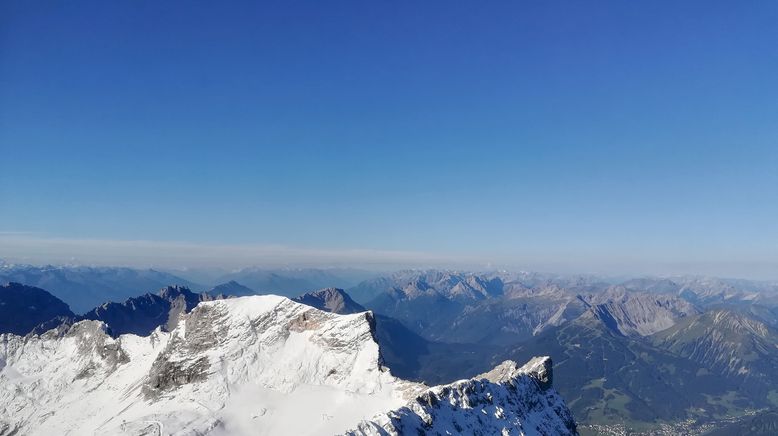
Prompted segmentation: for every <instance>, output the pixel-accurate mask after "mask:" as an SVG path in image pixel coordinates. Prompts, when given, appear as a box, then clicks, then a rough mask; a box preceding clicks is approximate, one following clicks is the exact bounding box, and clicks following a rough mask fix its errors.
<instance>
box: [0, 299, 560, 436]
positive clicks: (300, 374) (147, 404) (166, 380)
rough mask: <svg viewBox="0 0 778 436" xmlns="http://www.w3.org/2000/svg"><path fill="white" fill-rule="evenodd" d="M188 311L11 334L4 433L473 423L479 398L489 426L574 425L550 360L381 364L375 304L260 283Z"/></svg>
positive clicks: (5, 361)
mask: <svg viewBox="0 0 778 436" xmlns="http://www.w3.org/2000/svg"><path fill="white" fill-rule="evenodd" d="M180 319H181V322H180V323H179V324H178V325H177V326H176V327H175V329H173V330H172V331H171V332H170V333H167V332H164V331H162V330H161V329H156V330H155V331H154V332H152V333H151V334H150V335H148V336H145V337H142V336H136V335H132V334H126V335H121V336H119V337H118V338H112V337H111V336H110V335H109V334H107V333H106V329H105V324H103V323H101V322H99V321H81V322H78V323H76V324H74V325H73V326H71V327H69V328H68V329H67V330H66V331H62V329H60V330H59V331H58V330H52V331H50V332H47V333H45V334H42V335H30V336H27V337H21V336H17V335H12V334H5V335H0V435H10V434H30V435H46V434H138V435H140V434H161V433H171V434H210V433H218V434H247V433H251V434H268V435H269V434H279V433H285V434H301V435H304V434H335V433H343V432H346V431H348V429H349V428H351V429H354V428H358V429H359V428H364V429H365V430H364V431H368V429H369V428H375V429H378V428H379V427H381V428H385V429H387V431H390V430H391V428H395V430H392V431H396V432H402V431H403V429H405V428H407V429H410V428H411V427H410V426H412V425H415V424H412V422H416V421H414V420H415V419H416V418H414V416H419V417H422V418H421V419H422V420H424V419H428V418H427V417H426V416H427V415H429V416H430V417H432V421H430V422H432V423H433V425H434V426H435V427H434V428H441V429H442V428H449V427H446V425H447V424H446V423H447V422H449V423H450V424H449V425H451V426H453V425H454V424H455V423H456V425H460V426H464V427H462V428H463V429H470V428H474V427H472V426H474V425H477V424H476V423H477V422H479V421H478V418H475V416H476V414H475V413H473V412H474V411H473V410H470V409H468V407H470V406H472V405H483V408H484V409H483V410H485V413H489V414H491V415H489V419H488V427H484V429H486V428H488V429H497V428H498V427H499V428H505V429H508V430H509V431H514V432H515V431H519V430H521V429H524V430H527V429H529V431H532V430H531V428H539V429H543V431H551V432H552V433H547V434H557V433H555V431H556V430H562V429H566V431H567V433H558V434H572V433H574V431H575V428H574V426H572V418H571V417H570V415H569V411H568V410H567V408H566V407H564V403H562V402H561V400H559V399H558V396H557V395H556V394H555V392H554V390H553V389H552V388H551V387H550V382H551V377H550V372H548V371H545V369H547V366H548V365H546V364H545V363H543V362H545V361H541V363H538V362H535V363H534V364H533V365H531V366H532V367H531V368H527V367H525V368H523V369H522V368H518V367H517V366H516V365H515V364H504V365H502V366H500V367H498V369H497V370H496V371H494V372H492V373H489V374H485V375H483V376H480V377H479V378H477V379H474V380H466V381H462V382H457V383H455V384H452V385H449V386H442V387H437V388H432V389H430V388H427V387H426V386H424V385H420V384H417V383H411V382H406V381H403V380H400V379H397V378H396V377H394V376H392V374H391V373H390V372H389V370H388V369H387V368H386V367H384V366H383V362H382V359H381V355H380V353H379V348H378V344H377V343H376V342H375V340H374V334H375V327H374V322H373V319H372V315H371V313H370V312H362V313H357V314H352V315H337V314H333V313H328V312H323V311H320V310H318V309H315V308H312V307H309V306H305V305H302V304H298V303H296V302H293V301H291V300H289V299H286V298H283V297H277V296H256V297H245V298H235V299H228V300H219V301H210V302H202V303H200V304H199V305H198V306H197V307H196V308H195V309H194V310H192V311H191V312H190V313H189V314H186V315H183V316H182V317H181V318H180ZM533 368H534V369H533ZM544 371H545V372H544ZM489 402H491V403H489ZM433 403H435V404H433ZM449 403H450V405H449V406H445V404H449ZM414 404H416V406H414ZM487 404H489V405H488V407H487ZM444 406H445V407H444ZM390 411H396V412H390ZM422 412H424V413H426V414H427V415H424V416H422ZM478 413H482V412H478ZM397 414H400V415H397ZM395 415H396V416H404V417H405V418H402V419H399V421H397V420H395V421H393V420H392V417H393V416H395ZM373 416H376V417H377V418H375V419H371V417H373ZM481 419H484V418H481ZM362 421H364V422H363V423H362V424H359V423H360V422H362ZM368 423H373V424H368ZM565 423H568V424H565ZM371 426H372V427H371ZM376 426H378V427H376ZM453 428H456V427H453ZM360 431H361V430H360ZM527 434H532V433H531V432H530V433H527Z"/></svg>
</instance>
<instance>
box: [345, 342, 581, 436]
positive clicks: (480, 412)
mask: <svg viewBox="0 0 778 436" xmlns="http://www.w3.org/2000/svg"><path fill="white" fill-rule="evenodd" d="M551 368H552V364H551V359H550V358H549V357H536V358H533V359H532V360H530V361H529V362H528V363H527V364H526V365H524V366H521V367H520V366H518V365H517V364H516V362H513V361H505V362H503V363H502V364H500V365H499V366H497V367H496V368H494V369H493V370H492V371H489V372H488V373H485V374H481V375H480V376H477V377H475V378H473V379H469V380H460V381H457V382H454V383H451V384H449V385H443V386H436V387H433V388H430V389H428V390H427V391H425V392H424V393H422V394H421V395H419V396H417V397H416V398H415V399H414V400H412V401H410V402H409V403H408V404H407V405H406V406H404V407H402V408H400V409H396V410H392V411H390V412H388V413H386V414H383V415H381V416H379V417H376V418H374V419H373V420H371V421H367V422H362V423H360V424H359V425H358V427H357V428H356V429H354V430H351V431H349V432H348V433H347V434H348V435H349V436H357V435H360V436H364V435H376V436H378V435H386V434H389V435H405V434H469V435H497V434H501V435H527V436H529V435H575V434H578V433H577V430H576V425H575V421H574V419H573V416H572V413H571V412H570V410H569V409H568V408H567V406H566V405H565V403H564V401H562V399H561V398H560V396H559V394H557V393H556V391H555V390H554V389H553V388H552V387H551V383H552V369H551Z"/></svg>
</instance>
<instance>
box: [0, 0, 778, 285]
mask: <svg viewBox="0 0 778 436" xmlns="http://www.w3.org/2000/svg"><path fill="white" fill-rule="evenodd" d="M776 23H778V2H775V1H772V0H769V1H767V0H763V1H758V0H757V1H749V2H733V1H726V2H724V1H708V0H706V1H688V2H675V1H650V2H649V1H640V2H636V1H597V2H580V1H569V2H558V1H511V2H451V1H443V2H434V1H422V2H419V1H414V2H405V1H398V2H395V1H392V2H390V1H353V2H352V1H311V2H302V1H279V2H210V1H207V2H201V1H186V2H184V1H180V2H175V1H171V2H159V1H139V0H133V1H110V2H106V1H95V2H89V1H78V2H68V1H57V2H53V1H41V2H31V1H25V0H9V1H4V2H2V4H0V148H1V149H0V151H1V152H2V154H1V156H2V157H1V159H2V169H0V201H1V203H0V209H1V210H0V232H4V234H5V236H4V237H5V238H6V239H7V238H8V237H10V236H8V235H12V236H13V237H14V238H22V237H26V238H33V239H37V240H41V239H47V238H60V239H63V238H64V239H74V240H76V239H79V240H80V239H94V240H106V241H116V240H119V241H134V240H145V241H181V242H189V243H195V244H205V245H208V244H228V245H230V244H236V245H241V244H277V245H282V246H290V247H305V248H315V249H326V250H330V249H331V250H343V249H349V248H361V249H371V250H388V251H393V250H394V251H396V250H402V251H410V252H424V253H433V254H451V253H455V254H457V255H466V256H469V257H470V258H476V259H479V260H480V259H483V262H484V263H486V262H493V263H496V264H513V263H515V264H516V265H517V266H522V265H523V263H528V262H527V260H528V259H535V260H538V259H540V260H543V259H545V261H548V262H549V266H548V268H552V267H553V265H552V264H553V263H554V262H559V263H563V264H565V265H567V266H568V267H572V268H573V269H575V268H579V269H581V270H585V269H596V268H600V267H601V268H602V269H608V268H609V267H610V266H614V265H622V264H624V265H627V264H630V262H632V264H631V265H632V267H633V269H635V270H641V267H640V265H641V264H648V263H652V262H653V263H654V264H659V263H663V262H665V263H667V262H671V263H676V264H679V263H689V264H699V263H708V264H714V263H715V264H717V265H726V264H728V263H731V264H739V265H741V266H742V265H745V266H744V267H743V268H745V269H743V270H742V274H741V275H748V273H749V271H750V270H749V269H748V268H750V266H749V265H751V266H754V265H756V266H755V268H762V269H761V270H759V271H763V270H764V269H765V268H774V269H775V271H778V25H776ZM16 232H29V233H23V234H21V235H26V236H20V234H18V233H16ZM38 242H40V241H38ZM3 244H4V242H3V239H0V256H6V257H8V256H11V257H13V256H14V255H15V254H16V253H13V252H10V251H12V250H11V249H10V248H9V247H10V245H6V250H5V252H4V251H3V249H2V245H3ZM6 244H7V241H6ZM14 247H16V246H14ZM14 249H16V248H14ZM759 265H761V266H759ZM529 266H531V267H536V266H535V265H532V264H531V262H529ZM537 267H539V268H542V267H543V265H542V262H541V264H539V265H537ZM648 269H650V268H647V269H646V270H648ZM691 269H692V270H693V268H691ZM754 271H756V270H754ZM733 273H734V274H737V271H735V272H733ZM774 276H778V272H776V273H775V274H774Z"/></svg>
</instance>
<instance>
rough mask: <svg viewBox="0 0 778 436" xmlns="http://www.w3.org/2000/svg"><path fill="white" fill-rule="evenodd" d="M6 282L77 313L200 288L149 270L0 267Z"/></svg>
mask: <svg viewBox="0 0 778 436" xmlns="http://www.w3.org/2000/svg"><path fill="white" fill-rule="evenodd" d="M8 282H17V283H23V284H25V285H29V286H36V287H39V288H43V289H46V290H47V291H49V292H50V293H51V294H53V295H54V296H56V297H57V298H59V299H61V300H63V301H66V302H67V304H68V305H70V308H71V309H72V310H73V311H74V312H76V313H84V312H86V311H87V310H89V309H91V308H93V307H95V306H98V305H100V304H102V303H105V302H108V301H123V300H125V299H127V298H130V297H134V296H136V295H138V294H140V293H143V292H148V291H150V290H153V289H160V288H163V287H165V286H168V285H173V284H175V285H181V286H186V287H188V288H191V289H200V288H202V286H200V285H197V284H195V283H192V282H189V281H188V280H186V279H183V278H181V277H177V276H174V275H172V274H169V273H166V272H161V271H156V270H152V269H146V270H139V269H132V268H120V267H86V266H76V267H65V266H51V265H48V266H32V265H9V264H0V284H2V283H8Z"/></svg>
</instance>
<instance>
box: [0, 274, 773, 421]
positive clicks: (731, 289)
mask: <svg viewBox="0 0 778 436" xmlns="http://www.w3.org/2000/svg"><path fill="white" fill-rule="evenodd" d="M295 271H297V272H294V273H291V274H292V275H291V277H286V278H284V277H282V276H281V275H280V274H279V273H278V272H269V271H266V270H249V271H245V272H244V274H246V276H245V277H255V278H257V277H262V280H264V283H265V284H268V283H275V284H274V285H272V286H280V283H285V284H284V286H290V287H291V286H293V285H294V284H295V283H297V284H300V283H302V282H301V281H300V280H302V278H303V277H307V278H308V279H310V280H308V279H306V280H305V282H306V284H305V286H313V285H314V284H315V282H316V283H318V282H317V280H319V279H321V280H322V281H326V279H325V277H326V276H327V275H328V274H329V273H321V274H320V273H314V272H312V271H310V270H295ZM303 271H304V272H303ZM78 272H79V273H82V274H83V273H84V271H82V270H78ZM120 272H121V270H120V269H117V270H116V273H120ZM86 275H88V274H86ZM314 277H318V278H319V279H316V280H313V278H314ZM263 286H264V285H263ZM20 287H21V288H20ZM6 288H8V289H11V288H13V290H14V292H7V293H6V300H4V301H5V302H4V301H3V300H2V299H0V312H2V311H3V310H5V311H6V313H14V314H24V316H23V317H17V318H13V319H14V321H7V322H6V323H5V325H3V324H2V322H0V326H2V327H3V329H5V330H2V331H0V333H1V332H3V331H5V332H10V331H11V330H10V328H16V329H17V330H15V331H14V332H15V333H17V334H24V333H25V332H29V331H32V332H37V333H43V332H45V331H46V330H48V329H50V328H53V327H58V326H59V331H60V332H63V331H66V330H67V329H68V328H70V326H71V325H72V324H73V323H75V322H78V321H79V320H81V319H84V318H88V319H93V320H99V321H102V322H104V323H105V324H106V326H107V332H108V333H109V334H111V335H113V336H118V335H121V334H123V333H136V334H139V335H147V334H149V333H150V332H152V331H154V330H155V329H157V328H159V329H160V331H162V332H165V331H173V330H175V329H176V327H177V326H176V322H177V321H178V320H179V319H181V317H182V316H184V317H185V316H186V315H185V314H186V313H189V312H190V311H192V310H193V308H194V307H196V306H197V304H199V303H200V302H204V301H209V300H212V299H215V298H224V297H230V296H247V295H253V294H262V293H265V291H262V290H257V289H254V288H253V287H251V286H247V285H246V284H244V283H243V282H239V281H237V280H230V281H226V282H222V283H221V284H219V285H216V286H211V288H210V289H209V290H208V291H207V292H205V293H198V292H194V291H191V290H190V289H188V288H185V287H182V286H171V287H168V286H163V287H161V289H162V290H161V291H159V292H157V293H150V294H145V295H140V296H139V297H131V298H128V299H121V300H118V302H115V303H106V304H100V305H96V307H94V308H92V309H91V310H88V311H86V313H85V315H82V316H78V315H73V313H72V312H70V311H69V309H67V304H66V303H69V301H67V300H65V302H62V301H60V300H57V299H56V298H55V297H53V296H51V295H46V294H45V291H43V290H42V289H37V290H35V289H34V288H29V289H28V288H27V287H24V286H23V285H18V284H17V285H7V286H6ZM158 289H159V288H158ZM201 289H202V288H201ZM776 289H778V288H776V286H775V284H773V283H766V282H750V281H743V280H726V279H711V278H697V277H675V278H640V279H629V280H618V281H615V280H607V279H602V278H598V277H594V276H575V277H564V276H555V275H545V274H536V273H509V272H491V273H483V274H481V273H473V272H456V271H438V270H430V271H401V272H398V273H395V274H392V275H389V276H386V277H378V278H371V279H368V280H365V281H363V282H361V283H359V284H357V285H355V286H353V287H351V288H350V289H348V290H347V291H343V290H342V289H341V288H336V287H333V286H331V285H329V286H324V287H320V288H316V289H315V290H314V289H300V290H298V291H297V292H295V293H294V295H293V297H294V301H296V302H299V303H302V304H305V305H307V306H311V307H314V308H317V309H319V310H323V311H326V312H332V313H336V314H355V313H360V312H364V311H366V310H371V311H373V312H374V316H373V317H372V319H373V322H374V336H375V340H376V342H377V343H378V344H379V345H380V349H381V355H382V359H383V360H384V362H385V363H386V364H387V365H388V366H389V367H390V368H392V372H393V374H395V375H397V376H400V377H402V378H404V379H407V380H414V381H425V382H427V383H432V384H446V383H451V382H453V381H455V380H458V379H463V378H467V377H471V376H473V375H474V374H479V373H483V372H486V371H488V370H489V369H490V368H493V367H494V366H495V365H498V364H499V363H500V362H502V361H503V360H506V359H510V360H514V361H526V360H528V359H530V358H532V357H533V356H536V355H550V356H552V357H553V358H554V361H555V367H556V368H557V369H559V371H558V373H559V374H560V376H559V377H558V378H557V382H556V386H557V388H558V389H559V390H560V392H561V393H562V394H563V395H564V396H565V397H566V398H567V399H568V400H569V406H570V408H571V409H572V411H573V413H574V414H575V416H576V417H577V419H578V420H579V422H580V423H581V424H582V428H583V429H584V430H585V431H586V432H592V431H593V432H594V433H598V432H601V431H604V432H606V433H607V432H611V431H617V432H618V431H622V430H624V431H629V429H633V430H641V429H651V428H656V426H657V425H658V424H657V423H658V422H660V421H661V422H663V423H666V425H670V426H671V427H669V428H671V429H674V430H673V431H676V432H677V433H679V434H688V433H689V432H691V434H697V433H702V432H703V431H707V430H705V429H706V428H710V425H711V424H706V423H713V422H715V423H717V424H716V425H724V424H726V425H730V424H732V425H735V424H737V423H738V422H739V419H740V418H739V417H743V419H745V417H746V416H754V415H753V414H754V413H762V411H765V410H772V409H773V408H778V333H776V331H778V299H777V298H776V295H778V290H776ZM20 290H24V292H27V293H28V296H29V300H27V299H22V300H20V299H19V298H18V294H19V292H20ZM352 292H353V293H355V294H358V295H361V296H362V298H361V300H360V299H357V298H354V299H352V298H351V293H352ZM288 293H290V294H291V291H289V292H288ZM139 294H142V292H138V293H137V294H136V295H139ZM12 295H17V297H13V298H12V297H11V296H12ZM0 297H2V294H0ZM30 301H32V302H35V301H47V302H50V304H47V306H48V305H50V306H51V307H52V308H53V310H52V311H51V313H49V312H42V311H38V312H36V311H35V310H32V311H31V310H30V307H38V306H39V304H34V303H32V304H29V302H30ZM63 308H64V309H63ZM0 314H1V313H0ZM21 318H24V319H28V320H29V321H27V322H25V323H22V322H20V321H19V319H21ZM44 318H50V319H49V320H46V319H44ZM7 319H8V320H11V319H12V318H7ZM11 325H13V326H12V327H9V326H11ZM770 416H771V415H769V414H766V415H764V416H763V417H764V419H762V420H759V421H758V422H759V423H760V425H762V424H764V425H765V426H766V427H767V428H769V425H770V424H769V422H770V421H769V417H770ZM755 419H756V418H755ZM727 420H729V421H727ZM673 425H677V426H678V427H672V426H673ZM706 425H708V427H706ZM684 426H685V427H684ZM733 428H734V427H733ZM593 429H599V430H593ZM619 429H621V430H619ZM690 429H691V430H690ZM695 432H697V433H695Z"/></svg>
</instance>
